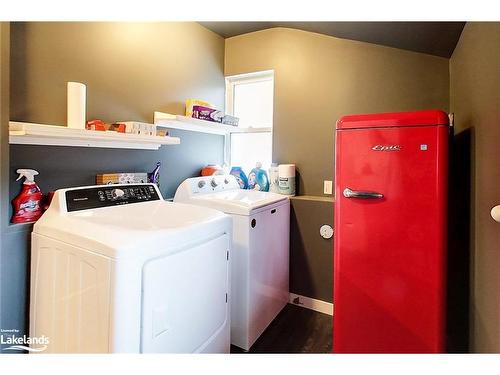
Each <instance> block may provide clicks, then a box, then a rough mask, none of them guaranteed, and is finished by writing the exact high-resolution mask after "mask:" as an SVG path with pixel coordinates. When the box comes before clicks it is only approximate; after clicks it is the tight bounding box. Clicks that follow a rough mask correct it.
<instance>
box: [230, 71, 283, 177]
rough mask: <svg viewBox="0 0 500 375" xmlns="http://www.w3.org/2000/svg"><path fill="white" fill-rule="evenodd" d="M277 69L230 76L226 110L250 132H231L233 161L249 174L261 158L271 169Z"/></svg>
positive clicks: (231, 158) (241, 126)
mask: <svg viewBox="0 0 500 375" xmlns="http://www.w3.org/2000/svg"><path fill="white" fill-rule="evenodd" d="M273 96H274V72H273V71H265V72H257V73H249V74H241V75H238V76H232V77H227V78H226V111H227V112H228V113H229V114H231V115H233V116H236V117H238V118H239V119H240V121H239V124H238V127H239V128H242V129H248V131H247V132H241V133H238V132H236V133H231V139H230V150H229V151H230V158H229V161H230V164H231V166H239V167H242V168H243V170H244V171H245V173H246V174H248V173H249V172H250V170H251V169H252V168H254V167H255V164H256V163H257V162H261V163H262V167H263V168H265V169H267V168H269V166H270V165H271V162H272V127H273Z"/></svg>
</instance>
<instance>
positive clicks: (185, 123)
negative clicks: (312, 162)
mask: <svg viewBox="0 0 500 375" xmlns="http://www.w3.org/2000/svg"><path fill="white" fill-rule="evenodd" d="M154 123H155V125H156V126H159V127H164V128H168V129H179V130H188V131H193V132H199V133H207V134H218V135H229V134H232V133H270V132H271V131H272V128H240V127H238V126H231V125H224V124H220V123H217V122H212V121H205V120H198V119H196V118H192V117H186V116H180V115H170V114H168V113H162V112H155V113H154Z"/></svg>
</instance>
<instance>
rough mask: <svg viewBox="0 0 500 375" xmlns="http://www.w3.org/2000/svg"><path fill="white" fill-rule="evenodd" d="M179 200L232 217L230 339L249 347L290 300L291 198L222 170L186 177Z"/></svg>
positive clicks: (176, 194) (247, 348)
mask: <svg viewBox="0 0 500 375" xmlns="http://www.w3.org/2000/svg"><path fill="white" fill-rule="evenodd" d="M174 202H186V203H192V204H195V205H199V206H205V207H211V208H216V209H219V210H221V211H223V212H225V213H227V214H230V215H231V216H232V218H233V246H232V248H233V251H232V253H231V256H232V260H231V343H232V344H233V345H236V346H239V347H240V348H243V349H245V350H249V349H250V347H251V346H252V345H253V343H254V342H255V340H257V338H258V337H259V336H260V335H261V334H262V332H263V331H264V330H265V329H266V327H267V326H268V325H269V324H270V323H271V322H272V320H273V319H274V318H275V317H276V315H277V314H278V313H279V312H280V311H281V309H282V308H283V307H284V306H285V305H286V304H287V302H288V299H289V292H288V270H289V241H290V239H289V236H290V201H289V199H288V197H286V196H283V195H280V194H274V193H266V192H261V191H255V190H241V189H240V187H239V185H238V182H237V181H236V179H235V178H234V176H230V175H222V176H210V177H197V178H189V179H187V180H185V181H184V182H183V183H182V184H181V185H180V186H179V187H178V188H177V192H176V193H175V198H174Z"/></svg>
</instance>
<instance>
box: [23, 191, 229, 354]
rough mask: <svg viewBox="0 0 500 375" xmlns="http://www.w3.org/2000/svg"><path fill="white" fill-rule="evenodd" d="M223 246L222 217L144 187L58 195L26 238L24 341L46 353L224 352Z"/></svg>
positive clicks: (225, 247)
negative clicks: (41, 341) (42, 341)
mask: <svg viewBox="0 0 500 375" xmlns="http://www.w3.org/2000/svg"><path fill="white" fill-rule="evenodd" d="M230 246H231V219H230V217H228V216H226V215H224V214H222V213H220V212H219V211H216V210H211V209H208V208H202V207H194V206H192V205H185V204H177V203H171V202H166V201H164V200H163V198H162V196H161V193H160V191H159V190H158V189H157V187H156V186H155V185H152V184H137V185H105V186H90V187H80V188H72V189H63V190H58V191H57V192H56V194H55V196H54V199H53V201H52V203H51V205H50V207H49V209H48V210H47V211H46V212H45V213H44V214H43V216H42V217H41V218H40V219H39V220H38V222H37V223H36V224H35V225H34V228H33V233H32V254H31V300H30V336H31V337H41V336H45V337H47V338H48V340H49V344H48V345H47V350H45V352H51V353H117V352H129V353H192V352H216V353H228V352H229V347H230V343H229V327H230V316H229V303H228V293H229V261H228V259H229V251H230Z"/></svg>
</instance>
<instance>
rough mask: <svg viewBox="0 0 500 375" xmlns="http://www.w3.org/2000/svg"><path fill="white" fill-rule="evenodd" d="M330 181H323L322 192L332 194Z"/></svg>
mask: <svg viewBox="0 0 500 375" xmlns="http://www.w3.org/2000/svg"><path fill="white" fill-rule="evenodd" d="M332 190H333V184H332V181H326V180H325V181H323V194H333V191H332Z"/></svg>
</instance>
